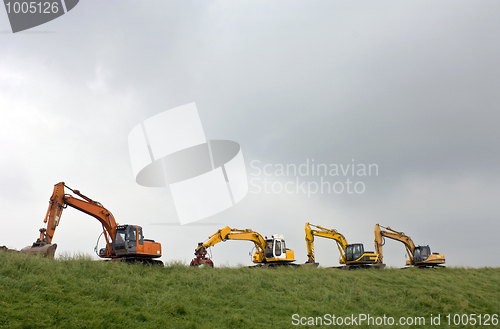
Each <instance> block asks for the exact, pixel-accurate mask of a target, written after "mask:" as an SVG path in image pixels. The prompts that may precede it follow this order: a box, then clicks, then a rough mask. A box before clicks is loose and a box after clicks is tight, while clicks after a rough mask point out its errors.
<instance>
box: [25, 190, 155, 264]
mask: <svg viewBox="0 0 500 329" xmlns="http://www.w3.org/2000/svg"><path fill="white" fill-rule="evenodd" d="M65 188H67V189H68V190H70V191H71V192H73V193H74V194H75V195H77V196H79V198H77V197H74V196H73V195H71V194H66V193H65ZM67 206H70V207H72V208H75V209H77V210H80V211H82V212H84V213H86V214H87V215H90V216H92V217H94V218H96V219H97V220H98V221H99V222H101V224H102V227H103V232H102V234H103V235H104V239H105V241H106V247H105V248H102V249H101V250H99V253H98V256H99V257H101V258H107V259H123V260H126V261H141V262H145V263H162V262H161V261H159V260H154V258H159V257H161V244H160V243H159V242H155V241H154V240H147V239H144V236H143V234H142V227H140V226H137V225H118V223H117V222H116V221H115V218H114V217H113V214H112V213H111V212H110V211H109V210H107V209H106V208H104V207H103V205H102V204H100V203H99V202H97V201H94V200H92V199H90V198H89V197H87V196H85V195H83V194H82V193H80V191H78V190H73V189H71V188H69V187H68V186H66V185H65V184H64V182H61V183H58V184H56V185H55V186H54V192H53V193H52V196H51V197H50V201H49V208H48V210H47V214H46V215H45V219H44V221H43V222H44V223H47V226H46V227H45V228H41V229H40V237H39V238H38V239H37V240H36V242H34V243H33V245H32V246H30V247H26V248H23V249H22V250H21V252H24V253H33V254H43V255H45V256H47V257H54V254H55V251H56V248H57V244H53V243H52V239H53V238H54V233H55V231H56V228H57V226H58V225H59V222H60V220H61V215H62V212H63V210H64V209H65V208H66V207H67ZM96 253H97V247H96ZM162 264H163V263H162Z"/></svg>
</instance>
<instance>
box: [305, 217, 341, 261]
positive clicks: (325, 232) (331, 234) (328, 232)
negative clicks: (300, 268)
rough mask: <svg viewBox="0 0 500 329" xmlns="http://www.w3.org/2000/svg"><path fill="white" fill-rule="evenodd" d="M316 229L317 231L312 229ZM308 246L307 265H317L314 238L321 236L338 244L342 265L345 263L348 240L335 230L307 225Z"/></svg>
mask: <svg viewBox="0 0 500 329" xmlns="http://www.w3.org/2000/svg"><path fill="white" fill-rule="evenodd" d="M311 226H312V227H314V228H315V229H313V228H311ZM305 231H306V245H307V262H306V263H316V259H315V256H314V236H320V237H323V238H327V239H332V240H335V242H337V248H338V249H339V252H340V257H341V263H345V249H346V247H347V240H346V238H345V237H344V236H343V235H342V234H340V233H339V232H337V230H335V229H328V228H325V227H322V226H319V225H313V224H310V223H306V226H305Z"/></svg>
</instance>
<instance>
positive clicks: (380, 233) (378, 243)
mask: <svg viewBox="0 0 500 329" xmlns="http://www.w3.org/2000/svg"><path fill="white" fill-rule="evenodd" d="M380 227H382V228H383V229H385V230H381V229H380ZM374 231H375V249H376V250H375V252H376V253H377V254H379V256H380V260H382V259H383V254H382V246H383V245H384V244H385V242H384V239H383V237H387V238H389V239H393V240H396V241H399V242H402V243H403V244H404V246H405V248H406V252H407V253H408V257H409V259H410V263H412V264H413V251H414V250H415V244H414V243H413V240H412V239H411V238H410V237H409V236H407V235H405V234H404V233H403V232H398V231H396V230H393V229H392V228H390V227H384V226H380V225H379V224H376V225H375V230H374Z"/></svg>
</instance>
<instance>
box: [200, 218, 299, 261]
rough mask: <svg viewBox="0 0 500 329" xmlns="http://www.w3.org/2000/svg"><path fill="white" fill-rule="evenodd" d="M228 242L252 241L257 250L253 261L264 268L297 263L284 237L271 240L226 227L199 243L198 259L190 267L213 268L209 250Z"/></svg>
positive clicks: (249, 230) (274, 236)
mask: <svg viewBox="0 0 500 329" xmlns="http://www.w3.org/2000/svg"><path fill="white" fill-rule="evenodd" d="M226 240H246V241H252V242H253V243H254V245H255V249H256V251H255V253H254V254H253V258H252V261H253V262H254V263H255V264H258V265H260V266H263V267H267V266H274V265H289V264H291V263H292V262H294V261H295V259H294V253H293V250H290V249H288V248H286V245H285V239H284V237H283V235H280V234H275V235H273V236H272V237H271V239H268V238H267V237H265V238H264V237H262V235H260V234H259V233H257V232H254V231H252V230H251V229H246V230H238V229H234V228H230V227H229V226H226V227H224V228H222V229H220V230H218V231H217V232H215V233H214V234H212V235H211V236H210V237H209V238H208V240H207V241H206V242H200V243H198V247H197V248H196V249H195V251H194V254H195V256H196V257H195V258H194V259H193V260H192V261H191V264H190V265H191V266H199V265H207V266H211V267H213V266H214V263H213V262H212V260H211V259H210V258H207V249H208V248H210V247H213V246H214V245H216V244H217V243H219V242H224V241H226Z"/></svg>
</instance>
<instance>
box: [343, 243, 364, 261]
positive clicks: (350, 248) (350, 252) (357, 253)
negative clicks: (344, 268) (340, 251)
mask: <svg viewBox="0 0 500 329" xmlns="http://www.w3.org/2000/svg"><path fill="white" fill-rule="evenodd" d="M364 252H365V247H364V246H363V244H362V243H354V244H349V245H347V247H346V249H345V258H346V261H348V262H354V261H356V260H358V259H359V258H361V256H362V255H363V254H364Z"/></svg>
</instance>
